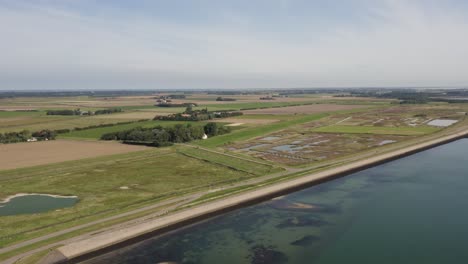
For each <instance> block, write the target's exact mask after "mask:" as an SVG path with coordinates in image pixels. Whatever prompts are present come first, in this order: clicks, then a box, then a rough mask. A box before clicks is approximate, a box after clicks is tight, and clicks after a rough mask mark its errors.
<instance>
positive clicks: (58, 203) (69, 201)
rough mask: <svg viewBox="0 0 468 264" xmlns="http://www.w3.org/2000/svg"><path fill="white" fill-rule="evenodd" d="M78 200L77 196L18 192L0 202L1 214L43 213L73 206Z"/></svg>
mask: <svg viewBox="0 0 468 264" xmlns="http://www.w3.org/2000/svg"><path fill="white" fill-rule="evenodd" d="M77 202H78V197H76V196H56V195H48V194H17V195H15V196H12V197H11V198H9V199H7V200H4V201H2V202H0V216H8V215H20V214H37V213H43V212H47V211H51V210H57V209H61V208H65V207H71V206H73V205H75V204H76V203H77Z"/></svg>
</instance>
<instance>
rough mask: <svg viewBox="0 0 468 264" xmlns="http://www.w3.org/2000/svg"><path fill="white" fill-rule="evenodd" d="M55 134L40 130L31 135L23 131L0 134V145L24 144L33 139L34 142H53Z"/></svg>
mask: <svg viewBox="0 0 468 264" xmlns="http://www.w3.org/2000/svg"><path fill="white" fill-rule="evenodd" d="M55 136H56V133H55V132H54V131H50V130H41V131H36V132H34V133H32V134H31V132H29V131H28V130H23V131H20V132H9V133H5V134H2V133H0V144H9V143H19V142H26V141H28V140H29V139H32V138H33V137H34V138H36V140H39V141H41V140H49V139H50V140H53V139H55Z"/></svg>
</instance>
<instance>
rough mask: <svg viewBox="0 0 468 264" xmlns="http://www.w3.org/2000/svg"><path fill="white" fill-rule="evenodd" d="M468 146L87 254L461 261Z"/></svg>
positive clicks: (467, 221)
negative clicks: (106, 250) (116, 247)
mask: <svg viewBox="0 0 468 264" xmlns="http://www.w3.org/2000/svg"><path fill="white" fill-rule="evenodd" d="M467 148H468V139H463V140H459V141H456V142H453V143H450V144H446V145H443V146H439V147H437V148H433V149H430V150H427V151H424V152H421V153H418V154H415V155H412V156H409V157H406V158H403V159H399V160H396V161H393V162H389V163H386V164H383V165H380V166H377V167H374V168H370V169H367V170H363V171H361V172H357V173H354V174H351V175H348V176H346V177H343V178H339V179H336V180H333V181H329V182H326V183H323V184H320V185H317V186H314V187H311V188H308V189H305V190H302V191H298V192H295V193H292V194H289V195H286V196H283V197H280V198H276V199H273V200H270V201H267V202H263V203H261V204H257V205H254V206H249V207H246V208H242V209H239V210H236V211H233V212H231V213H228V214H225V215H222V216H219V217H216V218H213V219H210V220H207V221H205V222H202V223H199V224H196V225H193V226H190V227H187V228H184V229H180V230H177V231H175V232H172V233H170V234H167V235H165V236H159V237H154V238H150V239H148V240H145V241H142V242H139V243H136V244H132V245H129V246H126V247H124V248H121V249H118V250H115V251H113V252H110V253H108V254H105V255H101V256H98V257H96V258H94V259H90V260H87V261H85V263H88V264H94V263H117V264H119V263H120V264H124V263H141V264H146V263H164V262H171V261H172V262H175V263H207V264H210V263H223V264H231V263H232V264H234V263H235V264H238V263H253V264H261V263H269V264H275V263H319V264H324V263H326V264H329V263H340V264H341V263H379V264H382V263H383V264H387V263H388V264H394V263H408V264H414V263H425V264H428V263H429V264H432V263H434V264H435V263H463V262H464V261H463V259H466V258H468V250H466V245H468V210H466V208H467V205H468V192H467V191H466V190H468V173H467V172H468V155H466V149H467Z"/></svg>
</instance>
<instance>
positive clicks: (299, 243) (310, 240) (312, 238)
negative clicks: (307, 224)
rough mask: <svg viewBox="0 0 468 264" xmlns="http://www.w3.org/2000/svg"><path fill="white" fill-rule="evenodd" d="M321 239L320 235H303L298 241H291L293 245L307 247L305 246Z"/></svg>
mask: <svg viewBox="0 0 468 264" xmlns="http://www.w3.org/2000/svg"><path fill="white" fill-rule="evenodd" d="M319 240H320V237H318V236H313V235H307V236H304V237H302V238H301V239H298V240H296V241H293V242H291V243H290V244H291V245H293V246H301V247H305V246H309V245H311V244H313V243H314V242H317V241H319Z"/></svg>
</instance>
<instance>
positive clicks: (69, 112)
mask: <svg viewBox="0 0 468 264" xmlns="http://www.w3.org/2000/svg"><path fill="white" fill-rule="evenodd" d="M47 115H81V110H80V109H75V110H70V109H60V110H47Z"/></svg>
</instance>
